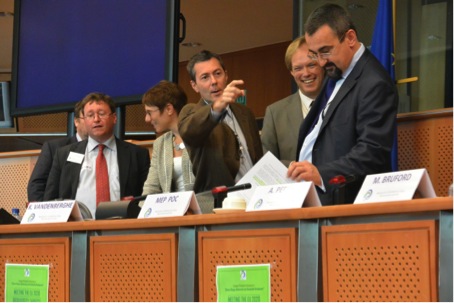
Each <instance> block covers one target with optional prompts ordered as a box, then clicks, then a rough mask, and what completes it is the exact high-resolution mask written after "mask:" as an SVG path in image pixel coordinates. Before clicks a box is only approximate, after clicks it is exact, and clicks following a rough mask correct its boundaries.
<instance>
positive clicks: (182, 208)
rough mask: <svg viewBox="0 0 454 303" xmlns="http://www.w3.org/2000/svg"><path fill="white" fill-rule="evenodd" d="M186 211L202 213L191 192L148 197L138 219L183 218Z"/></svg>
mask: <svg viewBox="0 0 454 303" xmlns="http://www.w3.org/2000/svg"><path fill="white" fill-rule="evenodd" d="M188 209H189V210H191V212H192V213H193V214H201V213H202V211H201V210H200V207H199V203H198V202H197V198H196V196H195V194H194V192H193V191H185V192H176V193H163V194H154V195H148V196H147V198H146V199H145V202H144V203H143V205H142V210H141V211H140V213H139V216H138V219H145V218H159V217H178V216H184V214H185V213H186V212H187V211H188Z"/></svg>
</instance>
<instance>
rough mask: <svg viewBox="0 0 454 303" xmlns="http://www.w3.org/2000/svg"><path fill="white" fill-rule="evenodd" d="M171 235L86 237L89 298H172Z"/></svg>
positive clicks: (173, 238) (174, 247) (173, 242)
mask: <svg viewBox="0 0 454 303" xmlns="http://www.w3.org/2000/svg"><path fill="white" fill-rule="evenodd" d="M176 251H177V241H176V235H175V234H148V235H128V236H98V237H91V238H90V268H91V270H90V273H91V275H90V285H91V287H90V290H91V292H90V300H91V301H96V302H101V301H102V302H107V301H122V302H131V301H135V302H157V301H164V302H170V301H176V264H177V258H176Z"/></svg>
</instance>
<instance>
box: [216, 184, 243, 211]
mask: <svg viewBox="0 0 454 303" xmlns="http://www.w3.org/2000/svg"><path fill="white" fill-rule="evenodd" d="M251 187H252V185H251V183H244V184H240V185H235V186H230V187H227V186H225V185H223V186H217V187H215V188H213V189H212V190H211V193H212V194H213V197H214V208H221V207H222V201H224V199H225V198H226V197H227V193H229V192H232V191H238V190H244V189H249V188H251Z"/></svg>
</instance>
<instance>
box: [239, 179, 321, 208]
mask: <svg viewBox="0 0 454 303" xmlns="http://www.w3.org/2000/svg"><path fill="white" fill-rule="evenodd" d="M302 206H309V207H310V206H321V203H320V199H319V198H318V195H317V191H316V190H315V186H314V184H313V183H312V182H298V183H289V184H280V185H268V186H258V187H256V189H255V191H254V194H253V196H252V198H251V200H250V201H248V203H247V206H246V211H261V210H277V209H291V208H301V207H302Z"/></svg>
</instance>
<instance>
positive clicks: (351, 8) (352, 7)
mask: <svg viewBox="0 0 454 303" xmlns="http://www.w3.org/2000/svg"><path fill="white" fill-rule="evenodd" d="M347 7H348V9H350V10H355V9H361V8H364V5H361V4H358V3H352V4H349V5H348V6H347Z"/></svg>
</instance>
